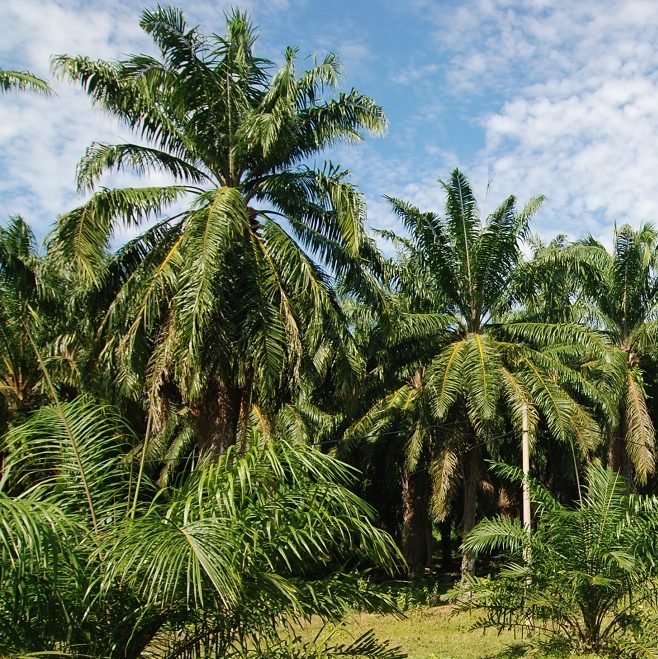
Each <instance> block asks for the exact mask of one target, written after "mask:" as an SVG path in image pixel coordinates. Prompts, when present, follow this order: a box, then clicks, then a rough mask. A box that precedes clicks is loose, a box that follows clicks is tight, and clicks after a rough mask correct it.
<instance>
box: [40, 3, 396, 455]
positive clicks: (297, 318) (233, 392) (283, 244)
mask: <svg viewBox="0 0 658 659" xmlns="http://www.w3.org/2000/svg"><path fill="white" fill-rule="evenodd" d="M141 26H142V28H143V29H144V30H145V31H146V32H147V34H149V35H150V36H151V37H152V38H153V40H154V42H155V44H156V46H157V47H158V48H159V50H160V55H161V57H160V58H155V57H150V56H146V55H135V56H132V57H130V58H128V59H126V60H125V61H121V62H104V61H92V60H90V59H88V58H85V57H71V56H59V57H56V58H55V60H54V62H55V68H56V69H57V71H58V72H59V73H60V75H62V76H64V77H66V78H68V79H70V80H73V81H77V82H79V83H80V84H82V86H83V88H84V89H85V90H86V91H87V93H88V94H89V95H90V96H91V98H92V99H93V100H94V102H95V103H96V104H98V105H100V106H101V107H103V108H104V109H105V110H108V111H109V112H111V113H112V114H114V115H115V116H117V117H118V118H120V119H121V120H123V121H124V122H125V123H126V124H127V125H128V126H130V127H131V128H132V129H133V130H135V131H136V132H137V133H138V134H139V135H140V136H141V137H142V138H143V139H144V140H145V141H146V142H147V143H148V146H144V145H142V144H115V145H109V144H92V145H91V146H90V147H89V149H88V151H87V153H86V155H85V156H84V158H83V159H82V161H81V162H80V165H79V167H78V185H79V188H80V189H81V190H88V189H94V188H95V187H96V186H97V184H98V181H99V178H100V177H101V175H102V174H103V173H104V172H108V171H111V170H123V169H128V170H133V171H137V172H145V171H159V172H162V173H164V174H166V175H168V176H170V177H171V178H172V180H173V181H174V183H173V184H172V185H168V186H152V187H145V188H122V189H107V188H100V189H97V190H96V192H94V194H93V195H92V197H91V198H90V199H89V201H87V202H86V203H85V204H84V205H83V206H81V207H80V208H77V209H75V210H73V211H71V212H69V213H67V214H66V215H64V216H62V217H61V218H60V220H59V223H58V225H57V228H56V231H55V234H54V236H53V238H52V240H51V252H52V254H53V256H54V257H55V258H58V259H59V262H60V263H63V264H67V265H70V266H72V267H73V269H74V270H75V272H76V273H77V275H78V276H79V278H80V279H81V280H83V281H85V282H86V283H87V284H88V285H90V286H92V287H95V289H96V290H106V289H107V288H108V287H109V288H110V289H113V290H114V291H116V294H115V295H114V296H113V299H112V302H111V304H110V306H109V309H108V310H107V313H106V316H105V319H104V323H103V325H102V328H101V334H102V337H103V339H104V341H105V345H104V346H103V350H102V354H103V356H104V357H105V358H106V359H107V361H108V362H109V363H110V364H113V365H114V366H116V368H117V371H115V372H118V375H117V377H118V379H119V382H120V384H121V385H122V387H123V388H124V390H126V391H127V392H129V393H131V394H132V395H133V396H134V397H135V398H139V397H140V396H141V395H142V392H143V391H144V388H146V391H147V392H148V394H149V397H150V400H151V403H152V409H156V407H157V408H158V409H166V408H167V407H168V406H169V403H171V405H175V406H177V409H178V410H179V411H180V413H181V415H183V416H187V418H189V419H190V421H191V423H192V426H193V427H194V429H195V433H196V436H197V440H198V445H199V446H200V447H201V449H202V450H208V451H212V452H215V453H221V452H222V451H224V450H225V449H226V447H227V446H228V445H230V444H231V443H233V442H234V441H235V438H236V435H237V434H238V428H240V433H239V434H240V435H241V436H242V437H243V438H244V437H245V436H246V435H245V433H246V427H247V423H246V419H247V418H248V414H249V410H250V409H251V407H252V403H253V402H255V401H258V402H259V403H260V404H261V406H263V407H264V408H266V409H267V408H268V406H269V408H270V409H276V407H277V405H278V401H279V400H280V399H281V398H282V397H284V398H285V396H286V395H289V392H290V390H291V388H294V385H295V382H296V381H297V378H298V373H299V368H300V361H301V357H302V355H303V354H305V353H306V352H308V351H311V352H312V351H313V349H314V347H317V346H318V345H319V344H320V343H322V342H323V341H326V339H327V337H331V336H336V337H339V335H341V333H344V323H343V319H342V317H341V314H340V310H339V307H338V305H337V303H336V301H335V297H334V295H333V293H332V291H331V288H330V285H329V277H328V274H327V273H326V272H325V271H324V270H323V269H322V267H321V266H320V265H319V263H323V264H324V265H325V266H328V267H329V268H330V269H331V272H332V273H333V274H337V275H340V274H345V273H346V272H348V271H349V270H350V268H353V267H354V266H353V263H354V260H355V259H356V258H357V257H359V256H360V255H361V254H362V252H363V251H364V249H367V245H368V243H367V241H365V239H364V229H363V220H364V214H365V209H364V204H363V200H362V198H361V196H360V195H359V194H358V193H357V192H356V191H355V189H354V188H353V187H352V185H351V184H350V183H349V181H348V180H347V172H346V171H345V170H342V169H341V168H339V167H337V166H336V165H333V164H331V163H327V164H326V165H325V166H324V167H322V168H319V169H318V168H315V167H313V166H311V165H309V164H308V163H309V161H310V160H311V159H313V158H314V157H315V156H316V155H317V154H319V153H320V152H321V151H322V150H323V149H325V148H326V147H328V146H330V145H332V144H335V143H336V142H340V141H356V140H359V139H361V135H362V131H364V130H367V131H370V132H371V133H375V134H377V133H381V132H382V131H383V130H384V128H385V119H384V115H383V113H382V110H381V108H380V107H379V106H377V105H376V104H375V103H374V102H373V101H372V100H371V99H370V98H368V97H367V96H363V95H361V94H359V93H358V92H357V91H356V90H354V89H353V90H351V91H349V92H345V93H340V94H339V95H338V97H337V98H333V99H325V98H324V96H323V91H324V90H325V89H329V88H332V87H335V86H336V84H337V82H338V79H339V73H340V66H339V62H338V59H337V58H336V56H335V55H333V54H331V55H328V56H327V57H326V58H324V60H322V61H320V62H318V63H316V64H315V65H314V66H313V67H312V68H310V69H309V70H306V71H302V72H300V73H297V70H296V63H295V60H296V51H295V50H294V49H292V48H288V49H287V50H286V51H285V62H284V64H283V66H282V67H281V68H279V69H278V70H277V71H276V72H275V73H274V74H273V75H270V74H269V69H270V67H271V63H270V62H268V61H266V60H263V59H260V58H258V57H256V56H255V55H254V53H253V46H254V41H255V33H254V30H253V28H252V26H251V25H250V23H249V21H248V20H247V18H246V17H245V16H244V15H243V14H241V13H239V12H235V13H233V14H231V15H230V16H229V17H228V18H227V24H226V35H225V36H219V35H213V36H211V37H204V36H203V35H202V34H201V33H200V32H199V31H198V30H197V29H196V28H192V29H190V28H188V27H187V25H186V23H185V20H184V17H183V15H182V13H181V12H180V11H178V10H176V9H168V8H158V9H157V10H155V11H153V12H150V11H145V12H144V13H143V15H142V20H141ZM167 208H173V209H174V210H172V211H171V213H170V214H169V215H168V216H165V217H164V219H160V220H159V223H158V224H157V225H156V226H155V227H154V228H152V229H150V230H149V231H147V232H145V233H143V234H142V235H141V236H140V237H139V238H138V239H136V240H135V241H134V242H133V243H132V244H130V245H129V246H127V250H126V251H127V253H128V257H127V259H126V261H125V262H124V261H121V259H116V258H112V259H110V265H109V266H108V262H107V259H106V254H107V252H108V249H109V244H110V242H109V241H110V239H111V236H112V235H113V232H114V231H115V230H116V229H117V228H118V227H119V226H121V225H123V226H141V225H142V223H143V222H144V221H145V220H146V219H147V218H149V217H154V216H160V215H162V214H163V213H164V211H165V209H167ZM113 264H114V265H113ZM172 389H173V393H172ZM167 392H169V394H171V395H170V396H169V398H167ZM163 399H165V400H166V401H168V402H166V404H162V400H163ZM158 401H160V403H161V404H159V405H158V406H156V405H153V403H154V402H158ZM164 425H165V424H164V420H163V419H158V418H155V419H154V427H156V426H157V427H158V428H161V427H163V426H164ZM156 430H157V428H156Z"/></svg>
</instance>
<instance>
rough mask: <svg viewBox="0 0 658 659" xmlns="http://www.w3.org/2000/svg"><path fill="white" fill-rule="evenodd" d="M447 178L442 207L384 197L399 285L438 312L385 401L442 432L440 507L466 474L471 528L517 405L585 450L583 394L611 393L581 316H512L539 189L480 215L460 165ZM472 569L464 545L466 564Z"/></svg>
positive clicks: (516, 421) (587, 419)
mask: <svg viewBox="0 0 658 659" xmlns="http://www.w3.org/2000/svg"><path fill="white" fill-rule="evenodd" d="M442 186H443V189H444V191H445V193H446V207H445V215H444V216H440V215H438V214H436V213H432V212H421V211H420V210H419V209H418V208H416V207H415V206H413V205H411V204H409V203H407V202H404V201H400V200H398V199H390V202H391V203H392V205H393V208H394V210H395V211H396V213H397V214H398V216H399V217H400V218H401V220H402V222H403V223H404V225H405V227H406V229H407V231H408V232H409V234H410V236H409V238H405V239H401V240H399V242H400V245H401V248H402V253H401V258H400V259H399V261H398V271H397V276H396V287H397V290H398V292H399V293H400V294H402V293H403V294H405V295H407V296H408V297H409V298H410V299H412V300H413V302H412V304H411V306H412V307H414V308H415V309H416V310H425V311H426V312H433V313H435V314H437V313H438V314H441V315H442V317H443V327H442V331H437V332H436V333H435V344H434V345H433V346H431V347H430V349H429V350H427V352H426V353H425V355H424V359H425V363H424V365H423V368H422V369H421V370H420V371H419V373H418V376H419V377H418V378H417V379H416V380H415V379H414V378H411V379H409V380H408V381H407V382H406V383H404V384H403V385H402V386H401V387H400V388H399V389H397V390H396V391H395V393H394V395H392V397H391V398H390V403H391V404H392V405H393V407H395V408H397V409H399V410H404V411H405V414H407V415H416V418H417V420H418V424H414V426H413V427H414V428H417V430H416V431H415V433H416V434H415V435H411V437H414V436H415V438H416V439H415V440H414V442H416V445H417V444H418V442H421V443H422V441H423V437H425V438H428V437H429V436H430V434H431V435H433V436H435V437H436V436H437V435H439V436H440V441H439V442H435V445H436V448H435V453H434V455H433V456H432V464H431V466H430V467H429V469H430V471H431V473H432V474H433V475H434V480H435V484H434V494H435V505H436V507H437V510H438V511H439V512H440V513H442V512H443V511H445V503H446V497H448V496H450V495H451V494H454V491H455V479H456V478H458V477H459V476H461V482H462V492H463V512H462V532H463V534H464V535H467V534H468V532H469V531H470V530H471V528H473V525H474V523H475V520H476V507H477V492H478V487H479V483H480V478H481V474H482V460H483V456H484V454H485V453H486V452H487V451H489V452H490V454H493V455H496V452H497V451H501V450H502V449H503V443H501V442H505V441H506V442H507V443H509V434H510V433H509V429H510V427H511V429H512V430H516V431H519V430H520V428H521V415H522V410H523V408H524V406H525V407H527V410H528V416H529V420H530V425H531V427H532V428H534V427H535V426H536V425H537V424H538V423H539V422H540V421H541V422H542V423H543V424H545V426H546V427H547V429H548V430H549V431H550V433H551V434H552V435H553V436H554V437H556V438H558V439H560V440H562V441H565V442H567V443H571V444H573V445H575V446H576V447H577V450H579V451H580V452H581V453H583V454H585V455H586V454H587V453H588V451H590V450H591V449H593V448H594V446H595V445H596V444H597V441H598V428H597V425H596V423H595V422H594V420H593V418H592V416H591V415H590V413H589V412H588V411H587V409H586V408H585V407H583V405H581V404H579V402H586V401H589V402H590V403H592V402H594V403H596V404H597V405H600V406H603V407H605V405H606V399H605V397H604V396H602V395H601V393H600V392H599V391H598V390H597V389H596V388H595V387H594V386H593V385H592V384H591V383H590V382H589V381H588V380H587V379H586V378H585V377H584V373H583V372H582V371H580V370H579V367H580V365H581V364H582V362H583V361H584V360H586V359H598V360H605V358H606V355H607V350H606V348H607V346H606V345H605V342H604V341H603V340H602V339H601V337H598V336H596V335H594V334H593V333H591V332H588V331H587V330H585V329H583V328H582V327H580V326H578V325H577V324H550V323H545V322H514V320H509V318H508V314H509V313H510V311H511V310H512V309H513V305H514V303H515V299H514V297H513V296H512V292H513V290H514V287H513V283H514V279H515V276H516V274H517V269H518V268H519V266H520V265H521V263H522V261H523V256H522V252H521V245H522V241H523V240H524V238H526V236H527V233H528V223H529V220H530V218H531V217H532V215H533V214H534V213H535V212H536V210H537V209H538V207H539V205H540V203H541V201H542V200H541V198H535V199H532V200H531V201H530V202H529V203H528V204H527V205H526V206H525V207H524V208H523V209H522V210H521V211H520V212H518V211H517V210H516V200H515V198H514V197H513V196H510V197H508V198H507V199H506V200H505V201H504V202H503V203H502V204H501V205H500V206H499V207H498V208H497V209H495V210H494V211H493V212H492V213H491V214H490V215H489V216H488V217H487V218H486V220H482V219H481V218H480V215H479V210H478V207H477V204H476V200H475V197H474V194H473V191H472V188H471V186H470V184H469V182H468V180H467V179H466V177H465V176H464V175H463V174H462V173H461V172H460V171H459V170H455V171H453V172H452V174H451V176H450V178H449V179H448V180H447V181H445V182H442ZM437 329H438V328H437ZM414 410H415V411H414ZM428 410H429V411H430V412H431V418H432V419H433V425H436V424H441V423H442V424H444V429H443V430H438V431H437V430H436V429H434V430H432V431H429V430H424V428H427V420H425V421H424V422H422V421H421V420H422V419H423V418H425V419H427V418H429V415H428V414H427V411H428ZM506 420H507V421H506ZM506 424H511V426H510V425H506ZM430 427H431V426H430ZM497 437H503V438H505V437H506V438H507V439H506V440H505V439H503V440H500V439H497ZM409 441H411V440H409ZM415 451H416V454H417V455H419V454H420V451H419V449H418V448H416V449H415ZM459 472H461V474H460V473H459ZM472 569H473V564H472V555H471V554H470V553H469V552H468V551H466V552H465V553H464V555H463V562H462V573H463V574H465V573H467V572H470V571H472Z"/></svg>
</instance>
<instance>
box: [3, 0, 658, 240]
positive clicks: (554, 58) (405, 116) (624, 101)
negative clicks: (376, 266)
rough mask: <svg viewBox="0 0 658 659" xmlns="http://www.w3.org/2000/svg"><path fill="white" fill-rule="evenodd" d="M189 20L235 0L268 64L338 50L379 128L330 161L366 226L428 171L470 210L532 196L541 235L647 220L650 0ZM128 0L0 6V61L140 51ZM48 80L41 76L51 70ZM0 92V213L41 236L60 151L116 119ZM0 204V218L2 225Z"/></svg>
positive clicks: (285, 6) (60, 198) (653, 117)
mask: <svg viewBox="0 0 658 659" xmlns="http://www.w3.org/2000/svg"><path fill="white" fill-rule="evenodd" d="M178 5H179V6H181V7H182V8H183V9H184V10H185V11H186V13H187V15H188V18H189V21H190V22H191V23H193V24H200V25H201V26H202V27H203V30H204V31H206V32H222V31H223V24H224V13H225V12H226V11H228V10H229V9H230V7H233V6H239V7H241V8H243V9H246V10H248V11H249V12H250V14H251V16H252V18H253V20H254V22H255V23H256V24H257V25H258V26H259V31H260V35H261V36H260V38H259V41H258V51H259V54H262V55H264V56H266V57H269V58H270V59H273V60H275V61H277V60H278V61H280V59H281V58H280V55H281V53H282V51H283V48H284V46H286V45H288V44H290V45H295V46H298V47H299V53H300V56H301V57H305V56H306V55H311V54H314V53H315V54H318V55H323V54H325V53H326V52H327V51H335V52H337V53H338V54H339V55H340V56H341V59H342V62H343V66H344V85H345V86H347V87H351V86H354V87H357V88H358V89H359V90H360V91H362V92H364V93H367V94H369V95H371V96H372V97H374V98H375V99H376V100H377V101H378V102H379V103H381V104H382V105H383V106H384V109H385V111H386V113H387V115H388V118H389V122H390V127H389V131H388V135H387V136H386V137H384V138H379V139H376V140H374V139H369V140H367V141H366V142H365V143H362V144H360V145H357V146H349V147H341V148H340V149H337V151H336V152H335V153H332V154H331V156H332V158H334V159H336V160H339V161H340V162H341V163H342V164H343V165H345V166H347V167H348V168H349V169H350V170H351V171H352V172H353V180H354V182H355V183H356V184H357V185H358V186H359V187H360V188H361V190H362V191H363V192H364V193H365V194H366V196H367V200H368V208H369V216H370V224H371V225H372V226H375V227H391V226H394V219H393V218H392V215H391V213H390V211H389V209H388V208H387V205H386V203H385V201H384V200H383V198H382V196H383V195H384V194H388V195H393V196H397V197H401V198H404V199H406V200H408V201H411V202H413V203H416V204H417V205H419V206H421V207H422V208H424V209H439V208H440V207H441V205H442V195H441V191H440V189H439V187H438V185H437V182H436V181H437V179H439V178H445V177H447V175H448V174H449V172H450V171H451V170H452V169H453V168H454V167H457V166H458V167H460V168H462V169H463V170H464V171H465V172H466V173H467V175H468V176H469V177H470V178H471V180H472V182H473V184H474V186H475V189H476V191H477V192H478V195H479V198H480V200H481V207H482V208H483V210H484V211H485V212H486V211H487V210H491V209H492V208H493V207H494V205H495V204H496V203H497V202H498V201H500V199H502V198H503V197H505V196H507V195H508V194H515V195H517V196H518V197H519V199H520V201H522V202H523V201H525V200H527V199H528V198H529V197H531V196H533V195H536V194H544V195H545V196H546V198H547V200H546V202H545V204H544V207H543V208H542V210H541V212H540V213H539V214H538V215H537V217H536V220H535V223H534V229H535V231H537V232H539V233H541V234H542V235H544V236H545V237H551V236H553V235H555V234H556V233H560V232H563V233H567V234H569V235H570V236H572V237H574V238H575V237H580V236H582V235H583V234H585V233H592V234H594V235H595V236H596V237H598V238H600V239H603V240H605V242H607V243H609V242H610V237H611V232H612V227H613V225H614V224H615V223H617V224H621V223H624V222H630V223H631V224H633V225H636V226H637V225H638V224H639V223H640V222H642V221H646V220H654V219H655V220H656V221H658V185H657V183H656V178H657V173H658V48H656V47H655V44H656V43H658V2H656V1H655V0H578V1H577V2H574V0H461V1H458V0H455V1H448V0H408V1H407V2H404V3H403V2H399V0H245V1H240V2H232V3H230V2H224V0H214V1H211V0H208V1H206V0H179V2H178ZM144 6H149V7H150V6H151V5H145V4H144V2H135V1H134V0H103V2H100V1H97V0H20V2H19V1H16V2H4V3H2V4H1V5H0V21H1V23H0V24H1V25H2V32H3V38H2V40H0V68H12V69H29V70H31V71H33V72H35V73H37V74H39V75H41V76H43V77H49V76H50V73H49V58H50V56H51V55H52V54H54V53H70V54H73V53H76V54H85V55H89V56H91V57H94V58H106V59H114V58H121V57H122V56H123V55H125V54H128V53H135V52H145V51H149V50H150V45H149V41H148V39H147V38H146V37H145V36H144V35H143V34H142V33H141V31H140V29H139V27H138V20H139V14H140V12H141V10H142V9H143V8H144ZM50 79H51V80H52V78H50ZM53 85H54V86H55V88H56V92H57V95H56V96H55V97H52V98H41V97H36V96H32V95H29V94H15V93H12V94H5V95H3V96H2V97H0V218H6V217H7V216H9V215H11V214H15V213H20V214H22V215H24V216H25V217H26V218H27V219H29V220H30V222H31V223H32V224H33V226H35V228H36V229H37V231H38V233H39V235H43V233H44V232H46V231H47V230H48V228H49V226H50V225H51V224H52V222H53V221H54V219H55V218H56V217H57V215H58V214H59V213H61V212H63V211H65V210H67V209H70V208H72V207H73V206H74V205H76V204H77V203H79V202H80V200H81V198H80V197H77V196H76V194H75V191H74V175H75V165H76V163H77V161H78V159H79V158H80V156H81V155H82V154H83V152H84V150H85V147H86V146H87V145H88V144H89V143H90V142H91V141H93V140H99V141H109V142H113V141H127V140H129V139H130V135H129V133H128V131H127V130H126V129H125V128H124V127H122V126H120V125H117V124H116V123H114V122H113V121H112V120H111V119H110V118H109V117H107V116H105V115H103V113H101V112H100V111H99V110H96V109H93V108H91V107H90V105H89V103H88V102H87V100H86V99H85V98H84V96H83V95H82V94H81V92H79V91H78V90H76V89H74V88H72V87H71V86H70V85H67V84H64V83H59V82H57V81H53ZM1 221H2V219H0V222H1Z"/></svg>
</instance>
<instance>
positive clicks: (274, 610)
mask: <svg viewBox="0 0 658 659" xmlns="http://www.w3.org/2000/svg"><path fill="white" fill-rule="evenodd" d="M131 442H132V438H131V437H130V435H129V433H128V431H127V428H126V426H125V424H124V423H123V422H122V421H121V419H120V418H119V417H117V415H116V414H115V413H114V412H113V411H112V410H110V409H108V408H106V407H98V406H95V405H94V404H93V403H91V402H89V401H84V400H76V401H73V402H71V403H67V404H63V403H58V404H57V405H56V406H55V407H52V408H50V407H45V408H43V409H42V410H40V411H39V413H38V414H36V415H35V416H34V417H33V418H32V419H31V420H30V421H28V422H27V423H25V424H24V425H22V426H18V427H16V428H15V429H14V430H13V431H12V432H11V433H10V435H9V436H8V439H7V443H6V450H7V452H8V457H7V462H6V472H5V476H4V478H3V481H2V485H3V491H2V492H0V553H1V559H2V560H1V561H0V584H1V587H0V593H1V594H0V651H1V652H2V653H28V652H37V653H38V652H45V651H50V652H61V653H70V654H72V655H73V656H95V657H123V656H138V655H139V654H140V653H141V652H143V651H144V650H145V648H147V647H149V648H150V650H153V651H155V650H156V649H157V651H158V652H159V653H160V655H159V656H163V657H188V656H198V655H199V652H215V653H216V654H217V656H223V657H233V656H235V657H242V656H246V654H247V653H248V652H253V649H254V648H255V647H257V644H258V643H260V642H262V643H263V644H264V647H265V646H267V645H268V644H269V643H271V644H273V645H272V647H275V646H277V644H278V643H279V641H278V640H277V639H278V638H279V635H280V633H281V632H282V631H283V630H284V629H285V628H286V626H287V625H289V624H290V623H291V622H292V621H294V620H302V619H305V618H308V617H310V616H312V615H315V616H321V617H322V618H323V619H325V620H334V621H337V620H339V619H340V618H341V617H342V616H343V615H345V613H346V612H348V611H349V610H351V609H353V608H355V607H356V608H358V609H362V610H377V611H391V612H392V611H394V606H393V604H392V602H391V600H390V598H387V597H386V596H384V595H381V594H379V593H377V592H376V591H374V590H373V589H372V588H371V587H370V586H369V583H368V581H367V580H364V579H362V578H359V577H358V575H357V574H356V573H355V570H357V569H359V568H365V567H370V566H373V565H375V566H379V567H380V568H383V569H386V570H394V569H395V568H396V565H397V562H398V560H399V555H398V552H397V550H396V548H395V545H394V544H393V541H392V540H391V538H390V537H388V536H387V535H386V534H385V533H383V532H382V531H379V530H377V529H376V528H375V527H374V526H373V524H372V510H371V509H370V508H369V507H368V506H367V504H365V503H364V502H363V501H361V500H360V499H359V498H358V497H356V496H355V495H354V494H352V492H351V491H350V490H349V489H348V488H347V485H349V484H350V482H351V481H352V479H353V478H354V475H355V474H354V472H353V471H352V470H351V469H350V468H349V467H347V466H346V465H344V464H342V463H339V462H337V461H336V460H335V459H333V458H330V457H329V456H326V455H324V454H322V453H320V452H318V451H317V450H315V449H312V448H310V447H306V446H303V445H302V446H300V445H297V446H292V445H290V444H289V443H287V442H286V441H284V440H283V439H280V438H279V439H277V441H270V440H265V439H263V438H261V437H260V436H259V435H258V434H256V433H253V434H252V435H251V437H250V441H249V449H248V450H246V452H244V453H241V452H240V451H238V450H237V449H231V450H229V451H227V452H226V453H225V454H224V455H222V456H221V457H220V458H219V459H218V460H216V461H206V462H203V463H201V464H199V465H198V466H197V467H196V469H194V470H193V471H192V472H191V474H190V475H189V476H188V477H187V479H186V480H185V481H184V482H182V483H181V484H179V485H178V486H177V487H169V488H165V489H161V490H156V489H155V488H154V487H153V486H152V485H151V484H150V483H149V482H148V479H147V478H146V477H144V476H143V477H142V486H141V487H140V490H139V493H137V492H136V490H135V484H136V481H135V477H134V476H135V474H134V470H133V465H132V463H131V461H130V460H129V459H128V458H127V455H129V454H127V453H126V450H125V446H126V444H130V443H131ZM354 547H359V548H360V551H359V557H358V558H357V557H355V555H354ZM359 647H360V648H361V650H359ZM364 648H365V649H364ZM367 648H373V649H377V648H379V646H378V645H377V644H376V643H375V642H374V641H373V640H372V639H371V638H364V639H362V640H361V642H360V644H359V643H357V644H355V645H354V646H353V647H352V648H351V649H348V648H346V647H345V648H342V649H341V648H337V649H336V653H337V656H362V655H363V654H364V653H366V654H367V651H368V650H367ZM307 649H308V651H309V652H310V648H307ZM305 651H306V650H305ZM359 651H360V652H361V655H359ZM373 651H374V650H373ZM377 651H378V652H379V649H377ZM273 652H274V650H273ZM350 652H352V654H350ZM382 652H383V653H382V654H381V655H376V654H375V655H373V656H382V657H394V656H398V655H395V654H394V653H391V652H390V651H389V654H387V653H386V652H384V650H382ZM341 653H342V654H341ZM267 656H269V655H267ZM272 656H279V655H276V654H272ZM281 656H285V655H281ZM292 656H295V655H292ZM299 656H304V655H299ZM308 656H313V655H308ZM327 656H330V655H327Z"/></svg>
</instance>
